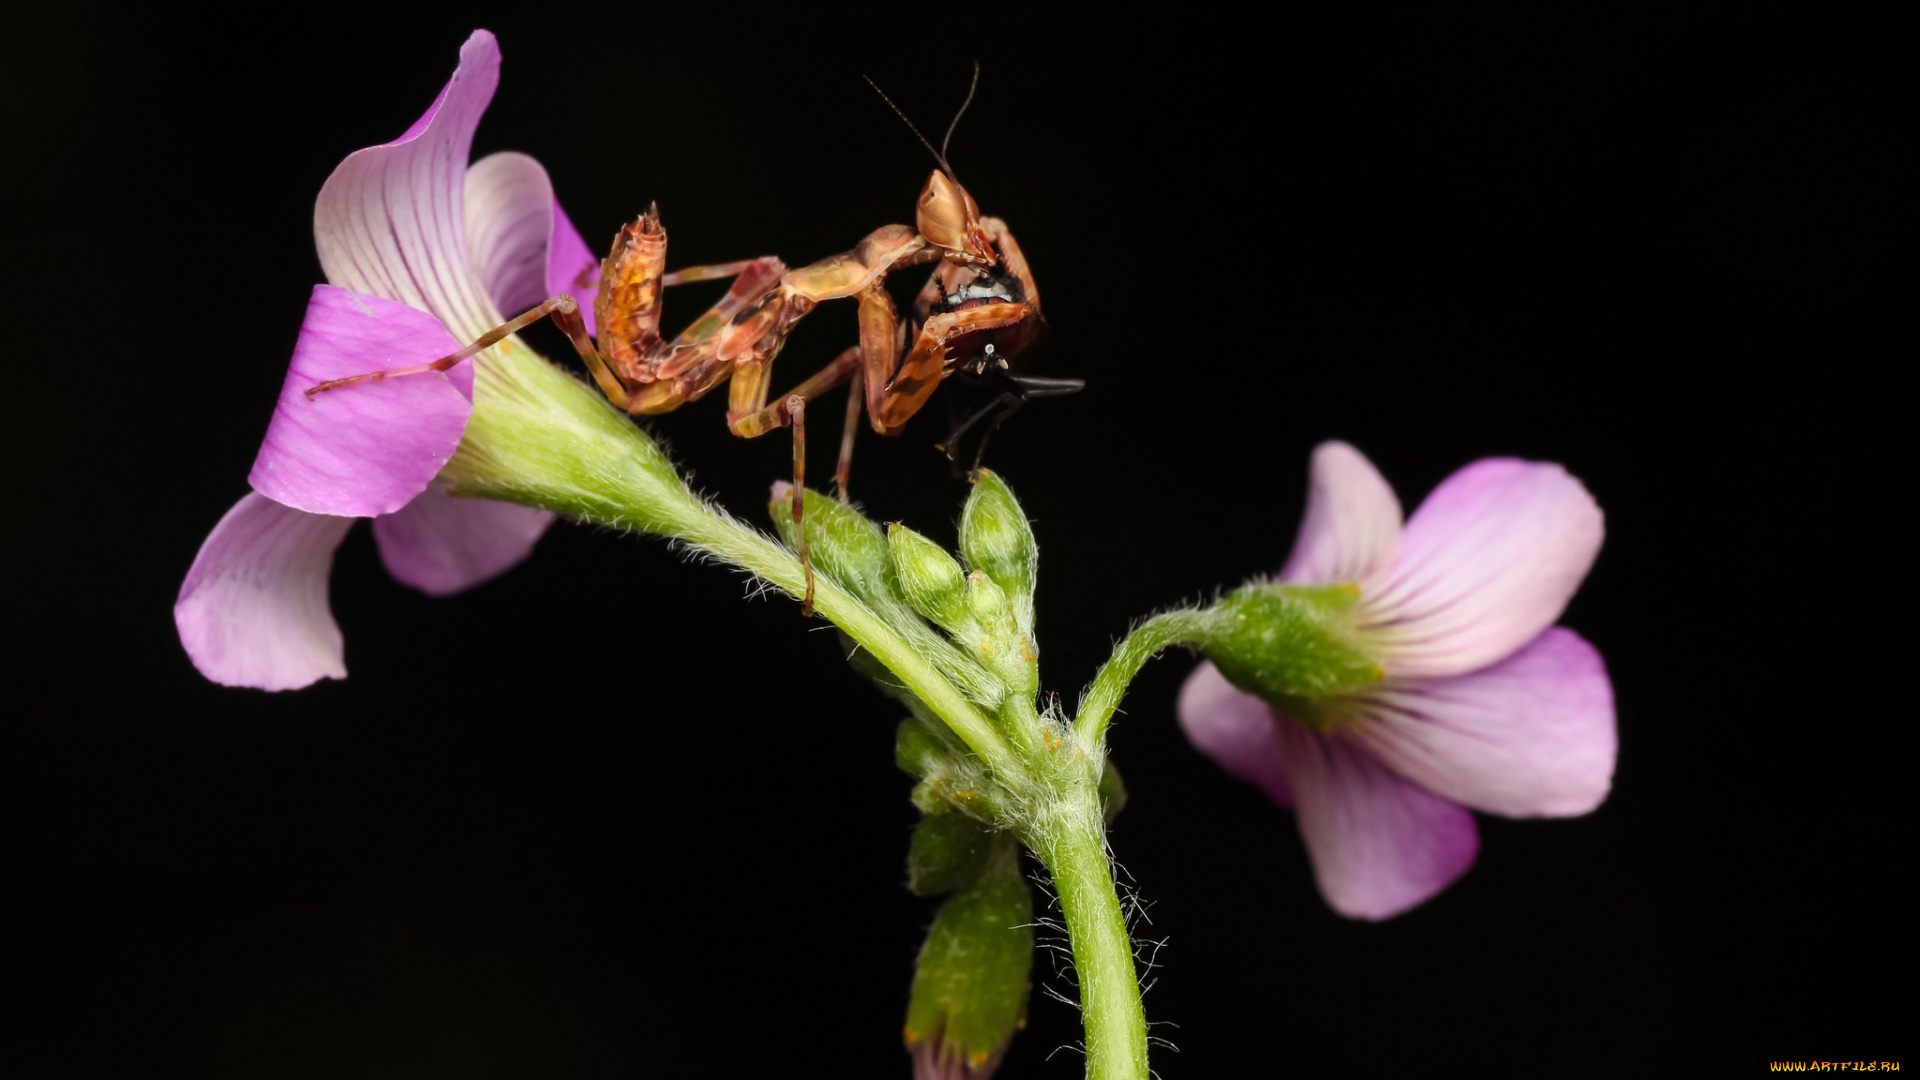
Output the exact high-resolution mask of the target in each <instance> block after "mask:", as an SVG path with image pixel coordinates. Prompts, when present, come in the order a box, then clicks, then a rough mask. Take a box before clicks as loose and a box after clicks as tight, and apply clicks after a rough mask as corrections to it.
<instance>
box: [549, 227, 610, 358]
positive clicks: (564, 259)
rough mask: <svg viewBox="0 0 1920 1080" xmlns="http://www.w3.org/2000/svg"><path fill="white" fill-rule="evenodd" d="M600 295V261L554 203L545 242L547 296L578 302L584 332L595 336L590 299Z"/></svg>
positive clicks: (596, 331)
mask: <svg viewBox="0 0 1920 1080" xmlns="http://www.w3.org/2000/svg"><path fill="white" fill-rule="evenodd" d="M599 292H600V260H599V259H596V258H594V257H593V249H592V248H589V247H588V246H587V242H586V241H585V240H582V239H581V238H580V230H579V229H576V228H574V227H573V221H572V219H570V218H568V217H567V212H566V211H565V210H562V209H561V208H560V201H559V200H558V199H555V200H554V203H553V236H552V238H551V239H549V240H548V242H547V295H548V296H558V295H560V294H561V293H566V294H567V295H568V296H571V297H573V298H574V299H575V300H578V301H579V302H580V317H581V318H583V319H585V320H586V321H587V333H589V334H598V333H599V331H598V330H597V329H595V327H594V324H593V299H594V297H595V296H597V295H598V294H599Z"/></svg>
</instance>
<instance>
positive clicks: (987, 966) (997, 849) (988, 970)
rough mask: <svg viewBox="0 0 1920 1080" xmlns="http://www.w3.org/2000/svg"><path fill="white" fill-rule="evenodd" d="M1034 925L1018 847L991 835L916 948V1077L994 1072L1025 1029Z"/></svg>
mask: <svg viewBox="0 0 1920 1080" xmlns="http://www.w3.org/2000/svg"><path fill="white" fill-rule="evenodd" d="M1032 922H1033V903H1032V901H1031V899H1029V897H1028V895H1027V883H1026V881H1025V880H1024V879H1023V878H1022V877H1021V876H1020V848H1019V844H1018V843H1017V842H1015V840H1014V839H1013V836H1012V835H1011V834H1009V833H1004V832H1002V833H995V834H993V835H992V837H991V838H990V848H989V851H988V854H987V857H986V859H985V860H984V865H982V867H981V868H980V871H979V876H978V877H977V878H975V879H974V881H973V883H972V884H970V885H968V886H966V887H965V888H962V889H960V890H959V891H958V892H955V893H954V894H953V895H951V896H949V897H948V898H947V899H946V902H944V903H942V904H941V905H940V911H939V914H937V915H935V916H934V919H933V926H932V928H931V929H929V930H928V931H927V943H926V945H924V946H922V947H921V949H920V959H919V962H918V964H917V965H916V967H915V970H914V975H913V999H912V1001H911V1003H910V1004H909V1005H908V1006H907V1025H906V1042H907V1048H908V1049H910V1050H912V1051H913V1053H914V1057H915V1058H916V1067H917V1069H918V1070H919V1071H917V1072H916V1074H915V1075H920V1076H949V1075H952V1076H959V1075H966V1076H971V1077H976V1078H984V1077H987V1076H989V1075H991V1074H992V1073H993V1070H994V1068H995V1067H996V1066H997V1065H998V1064H999V1061H1000V1056H1001V1055H1002V1054H1004V1053H1005V1052H1006V1049H1007V1044H1008V1043H1009V1042H1011V1041H1012V1039H1013V1033H1014V1031H1016V1030H1017V1029H1019V1028H1020V1027H1023V1026H1025V1024H1026V1014H1027V990H1028V987H1029V986H1030V981H1029V977H1030V976H1031V974H1032V970H1033V928H1032V926H1031V923H1032Z"/></svg>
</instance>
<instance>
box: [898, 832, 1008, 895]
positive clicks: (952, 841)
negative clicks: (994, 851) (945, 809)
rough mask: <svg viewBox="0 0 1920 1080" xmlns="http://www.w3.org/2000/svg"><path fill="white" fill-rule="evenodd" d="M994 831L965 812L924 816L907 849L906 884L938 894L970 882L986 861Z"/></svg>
mask: <svg viewBox="0 0 1920 1080" xmlns="http://www.w3.org/2000/svg"><path fill="white" fill-rule="evenodd" d="M992 842H993V834H992V833H990V832H988V831H987V828H986V826H984V825H981V824H979V823H978V822H976V821H974V820H973V819H971V818H969V817H967V816H965V815H964V814H940V815H932V816H928V817H923V818H921V819H920V824H919V826H918V827H917V828H915V829H914V830H913V844H912V846H910V847H909V848H908V849H907V888H909V889H911V890H913V895H915V896H939V895H940V894H942V893H950V892H952V891H953V890H955V889H963V888H966V887H967V886H968V885H971V884H973V881H974V879H975V878H977V877H979V876H980V868H981V867H982V866H985V865H986V862H987V851H988V849H989V848H990V847H991V846H992Z"/></svg>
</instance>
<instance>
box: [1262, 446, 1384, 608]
mask: <svg viewBox="0 0 1920 1080" xmlns="http://www.w3.org/2000/svg"><path fill="white" fill-rule="evenodd" d="M1399 544H1400V500H1399V499H1397V498H1395V497H1394V494H1393V488H1391V487H1389V486H1387V481H1386V478H1385V477H1383V476H1381V475H1380V470H1378V469H1376V468H1374V467H1373V462H1371V461H1368V460H1367V458H1366V455H1364V454H1362V453H1360V451H1358V450H1355V449H1354V448H1353V447H1351V446H1348V445H1347V444H1346V443H1343V442H1325V443H1321V444H1320V445H1319V446H1317V447H1315V448H1314V451H1313V480H1312V486H1311V487H1310V488H1309V489H1308V492H1307V512H1306V515H1305V516H1304V517H1303V518H1301V519H1300V532H1299V534H1298V535H1296V536H1295V537H1294V541H1293V552H1292V554H1290V555H1288V556H1287V564H1286V565H1285V566H1284V567H1281V569H1280V576H1279V579H1278V580H1280V581H1283V582H1286V583H1288V584H1292V585H1334V584H1338V583H1341V582H1358V581H1360V580H1361V579H1363V578H1365V577H1367V576H1368V575H1369V574H1372V573H1374V572H1375V571H1376V570H1378V569H1380V568H1381V567H1383V566H1386V565H1387V564H1388V563H1389V562H1391V561H1392V560H1393V554H1394V551H1395V549H1397V548H1398V547H1399Z"/></svg>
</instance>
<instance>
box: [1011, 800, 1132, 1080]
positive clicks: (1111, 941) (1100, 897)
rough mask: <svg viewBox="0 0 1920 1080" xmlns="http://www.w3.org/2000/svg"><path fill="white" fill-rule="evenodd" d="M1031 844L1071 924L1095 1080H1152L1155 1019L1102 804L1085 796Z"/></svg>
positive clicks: (1038, 829) (1040, 829) (1039, 830)
mask: <svg viewBox="0 0 1920 1080" xmlns="http://www.w3.org/2000/svg"><path fill="white" fill-rule="evenodd" d="M1023 839H1024V840H1025V842H1026V843H1027V846H1028V847H1030V848H1032V849H1033V851H1034V853H1035V854H1037V855H1039V856H1040V861H1041V862H1043V863H1045V864H1046V867H1047V873H1048V874H1050V875H1051V876H1052V877H1053V887H1054V890H1055V892H1056V893H1058V895H1059V897H1060V910H1061V912H1062V913H1063V914H1064V915H1065V916H1066V922H1067V937H1068V939H1069V940H1070V942H1071V943H1072V946H1073V966H1074V971H1075V973H1076V975H1077V977H1078V982H1079V990H1080V1019H1081V1023H1082V1024H1083V1025H1085V1028H1086V1044H1087V1078H1088V1080H1147V1019H1146V1014H1145V1013H1144V1012H1143V1011H1142V1009H1141V1006H1140V982H1139V978H1138V975H1137V974H1136V972H1135V970H1134V965H1133V941H1132V939H1131V938H1130V937H1129V936H1128V934H1127V921H1126V917H1125V915H1124V914H1123V913H1122V912H1121V910H1120V898H1119V896H1118V894H1117V893H1116V892H1115V890H1114V884H1113V872H1112V869H1111V867H1110V865H1109V863H1108V860H1107V848H1106V834H1105V827H1104V826H1103V825H1102V823H1101V818H1100V807H1099V801H1098V799H1097V797H1094V796H1093V795H1092V793H1091V792H1086V791H1082V792H1081V793H1080V797H1079V798H1078V799H1077V800H1076V802H1075V803H1074V804H1073V805H1072V806H1071V807H1070V809H1069V811H1068V812H1066V813H1059V814H1055V815H1052V816H1050V817H1049V818H1048V819H1047V820H1045V821H1043V822H1040V823H1038V824H1036V825H1035V826H1034V828H1033V830H1032V832H1031V834H1030V835H1027V836H1024V837H1023Z"/></svg>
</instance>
